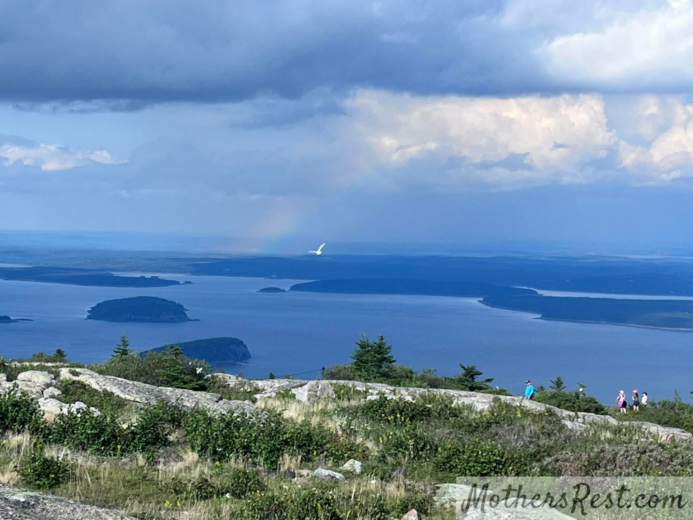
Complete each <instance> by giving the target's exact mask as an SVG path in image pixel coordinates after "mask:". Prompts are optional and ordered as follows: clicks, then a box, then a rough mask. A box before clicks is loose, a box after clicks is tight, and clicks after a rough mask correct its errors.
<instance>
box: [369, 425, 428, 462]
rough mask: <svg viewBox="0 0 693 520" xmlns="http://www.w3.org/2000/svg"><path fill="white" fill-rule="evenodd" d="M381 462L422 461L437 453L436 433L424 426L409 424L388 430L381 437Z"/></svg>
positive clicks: (379, 453)
mask: <svg viewBox="0 0 693 520" xmlns="http://www.w3.org/2000/svg"><path fill="white" fill-rule="evenodd" d="M378 440H379V442H380V450H379V452H378V455H379V457H380V459H381V460H387V459H388V458H392V459H396V460H401V459H405V460H421V459H426V458H427V457H429V456H430V455H431V454H433V453H435V451H436V449H437V447H438V442H439V441H438V439H437V437H436V433H435V432H434V431H431V430H430V429H429V428H426V425H423V424H408V425H405V426H398V427H396V428H388V429H386V430H385V431H384V432H382V433H381V434H380V436H379V439H378Z"/></svg>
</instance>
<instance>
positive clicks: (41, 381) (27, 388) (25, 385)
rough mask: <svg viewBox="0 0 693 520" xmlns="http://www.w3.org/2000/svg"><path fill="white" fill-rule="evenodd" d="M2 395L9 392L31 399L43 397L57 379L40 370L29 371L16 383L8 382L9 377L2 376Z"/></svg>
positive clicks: (0, 391) (18, 378) (0, 389)
mask: <svg viewBox="0 0 693 520" xmlns="http://www.w3.org/2000/svg"><path fill="white" fill-rule="evenodd" d="M1 376H2V377H0V394H6V393H7V392H18V393H22V394H26V395H29V396H31V397H36V398H38V397H42V396H43V393H44V391H45V390H46V389H48V388H50V387H52V386H53V385H54V384H55V378H54V377H53V375H52V374H49V373H48V372H41V371H38V370H28V371H26V372H22V373H20V374H19V375H18V376H17V379H16V380H15V381H11V382H8V381H7V376H6V375H5V374H1Z"/></svg>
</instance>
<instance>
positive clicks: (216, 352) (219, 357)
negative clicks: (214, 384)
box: [143, 338, 250, 366]
mask: <svg viewBox="0 0 693 520" xmlns="http://www.w3.org/2000/svg"><path fill="white" fill-rule="evenodd" d="M176 345H178V346H179V347H180V348H182V349H183V354H185V355H186V356H187V357H189V358H191V359H203V360H205V361H206V362H207V363H209V364H210V365H212V366H225V365H234V364H236V363H241V362H243V361H248V360H249V359H250V352H249V351H248V347H247V346H246V344H245V343H244V342H243V341H241V340H240V339H238V338H208V339H198V340H195V341H186V342H183V343H176ZM165 350H166V346H163V347H158V348H155V349H152V350H148V351H146V352H143V354H146V353H147V352H163V351H165Z"/></svg>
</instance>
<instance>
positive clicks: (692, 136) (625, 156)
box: [619, 103, 693, 182]
mask: <svg viewBox="0 0 693 520" xmlns="http://www.w3.org/2000/svg"><path fill="white" fill-rule="evenodd" d="M653 106H654V107H655V108H656V107H657V104H653V103H645V104H644V107H645V110H646V112H645V117H647V116H651V115H655V116H657V115H658V112H657V111H656V110H654V111H653ZM636 108H637V107H636ZM641 108H642V107H641ZM664 121H665V122H666V123H667V127H666V128H663V129H661V130H660V131H659V132H657V133H656V137H654V138H653V139H652V140H651V143H649V145H648V146H634V145H630V144H628V143H626V142H622V143H621V145H620V147H619V157H620V161H621V165H622V166H624V167H626V168H629V169H631V170H633V171H634V172H639V173H640V174H643V175H646V176H648V177H650V178H651V181H652V182H657V181H659V182H666V181H670V180H674V179H679V178H682V177H692V176H693V105H685V104H683V103H679V104H678V105H676V106H674V107H673V108H672V113H671V115H670V116H669V117H666V118H664Z"/></svg>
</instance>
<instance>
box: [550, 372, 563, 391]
mask: <svg viewBox="0 0 693 520" xmlns="http://www.w3.org/2000/svg"><path fill="white" fill-rule="evenodd" d="M549 388H550V389H551V390H553V391H555V392H563V391H564V390H565V383H564V382H563V378H562V377H561V376H556V379H554V380H553V381H551V385H550V386H549Z"/></svg>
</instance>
